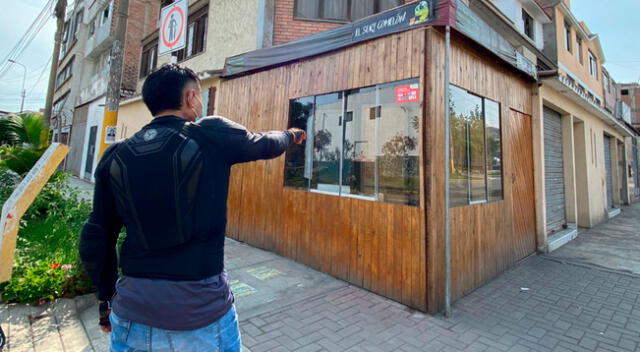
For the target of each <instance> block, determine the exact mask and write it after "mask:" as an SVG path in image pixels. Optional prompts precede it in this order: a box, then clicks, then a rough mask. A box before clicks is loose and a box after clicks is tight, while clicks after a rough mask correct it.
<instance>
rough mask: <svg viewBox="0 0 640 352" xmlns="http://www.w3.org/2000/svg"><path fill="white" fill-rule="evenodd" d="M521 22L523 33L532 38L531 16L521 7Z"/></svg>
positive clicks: (532, 23) (532, 25) (532, 24)
mask: <svg viewBox="0 0 640 352" xmlns="http://www.w3.org/2000/svg"><path fill="white" fill-rule="evenodd" d="M522 22H523V23H524V34H526V35H527V37H529V38H531V39H535V38H534V34H533V33H534V28H535V27H534V22H533V17H531V15H529V14H528V13H527V11H525V10H524V9H522Z"/></svg>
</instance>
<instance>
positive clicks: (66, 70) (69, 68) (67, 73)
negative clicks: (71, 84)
mask: <svg viewBox="0 0 640 352" xmlns="http://www.w3.org/2000/svg"><path fill="white" fill-rule="evenodd" d="M74 60H75V57H72V58H71V60H69V62H67V64H66V65H64V67H63V68H62V70H60V72H58V74H57V75H56V85H55V86H56V89H58V88H60V87H62V86H63V85H64V84H65V83H67V81H68V80H69V79H71V77H72V76H73V61H74ZM63 76H64V78H62V81H60V79H61V78H60V77H63Z"/></svg>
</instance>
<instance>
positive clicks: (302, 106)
mask: <svg viewBox="0 0 640 352" xmlns="http://www.w3.org/2000/svg"><path fill="white" fill-rule="evenodd" d="M314 107H315V99H314V97H306V98H300V99H294V100H291V102H290V103H289V125H290V126H291V127H297V128H300V129H303V130H305V131H307V140H306V141H305V142H304V143H303V144H302V145H295V144H294V145H291V146H290V147H289V149H287V155H286V162H285V177H284V179H285V181H284V185H285V186H287V187H294V188H303V189H308V188H309V186H310V182H311V173H312V164H311V162H312V161H313V154H314V151H313V148H314V146H315V145H316V144H319V143H318V142H315V140H316V137H315V136H314V134H313V131H314V126H315V125H314V121H313V120H314V118H313V114H314V112H315V109H314ZM314 142H315V143H314ZM306 156H308V157H306Z"/></svg>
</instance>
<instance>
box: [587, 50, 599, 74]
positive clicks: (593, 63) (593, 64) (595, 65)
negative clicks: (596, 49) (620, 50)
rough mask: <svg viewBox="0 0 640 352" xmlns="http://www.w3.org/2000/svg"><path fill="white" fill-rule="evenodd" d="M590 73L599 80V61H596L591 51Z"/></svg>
mask: <svg viewBox="0 0 640 352" xmlns="http://www.w3.org/2000/svg"><path fill="white" fill-rule="evenodd" d="M589 73H590V74H591V75H592V76H593V77H595V78H596V79H597V78H598V59H596V57H595V56H594V55H593V53H592V52H591V50H589Z"/></svg>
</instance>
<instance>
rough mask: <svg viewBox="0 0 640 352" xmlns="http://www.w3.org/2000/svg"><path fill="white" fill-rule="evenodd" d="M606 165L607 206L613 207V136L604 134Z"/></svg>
mask: <svg viewBox="0 0 640 352" xmlns="http://www.w3.org/2000/svg"><path fill="white" fill-rule="evenodd" d="M604 167H605V169H606V170H607V208H613V166H612V165H611V137H609V136H604Z"/></svg>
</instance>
